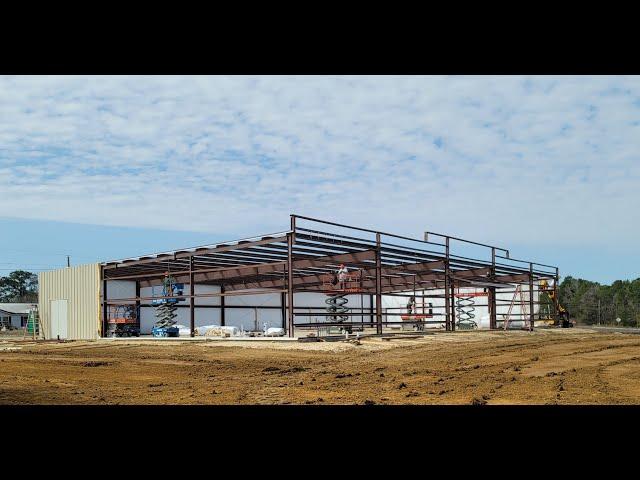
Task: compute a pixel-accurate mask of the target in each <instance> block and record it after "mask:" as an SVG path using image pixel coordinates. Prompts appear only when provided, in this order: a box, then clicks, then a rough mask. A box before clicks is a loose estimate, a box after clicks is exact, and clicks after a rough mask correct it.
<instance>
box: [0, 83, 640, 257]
mask: <svg viewBox="0 0 640 480" xmlns="http://www.w3.org/2000/svg"><path fill="white" fill-rule="evenodd" d="M639 147H640V78H638V77H393V76H385V77H306V76H303V77H278V76H265V77H3V78H0V192H1V193H2V202H0V216H12V217H21V218H30V219H47V220H61V221H72V222H81V223H91V224H103V225H118V226H142V227H155V228H165V229H166V228H169V229H179V230H192V231H203V232H218V231H225V232H237V233H238V234H239V235H253V234H257V233H261V232H266V231H272V230H278V229H282V228H284V227H286V225H287V215H288V214H289V213H291V212H297V213H302V214H308V215H312V216H319V217H321V218H330V219H334V220H338V221H343V222H346V223H355V224H360V225H365V226H366V225H369V226H376V227H380V228H383V229H384V230H387V231H392V230H395V231H398V232H399V233H405V234H410V235H414V236H419V235H420V232H422V231H424V230H425V229H431V230H436V231H438V230H440V231H446V232H450V233H452V234H457V235H464V236H468V237H471V238H476V239H479V240H485V241H493V242H498V243H501V244H507V245H508V244H510V243H512V242H520V243H532V242H534V241H535V243H548V244H549V245H551V244H565V245H571V244H576V243H580V244H588V245H598V244H605V243H606V244H611V243H613V242H620V243H621V244H622V245H627V246H629V245H631V244H632V243H635V239H636V238H638V236H639V234H640V227H639V226H638V222H635V221H634V213H633V212H635V211H636V210H637V207H638V206H639V203H640V202H639V198H640V194H639V193H638V184H639V183H638V181H639V180H640V161H639V160H640V153H639V152H640V150H639Z"/></svg>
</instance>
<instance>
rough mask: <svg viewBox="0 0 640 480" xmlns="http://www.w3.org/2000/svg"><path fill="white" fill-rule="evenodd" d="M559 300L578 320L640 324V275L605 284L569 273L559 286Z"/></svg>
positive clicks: (589, 322) (633, 325) (604, 323)
mask: <svg viewBox="0 0 640 480" xmlns="http://www.w3.org/2000/svg"><path fill="white" fill-rule="evenodd" d="M558 299H559V300H560V304H561V305H562V306H564V307H565V308H566V309H567V310H568V311H569V315H570V317H571V318H572V319H575V320H576V322H577V323H582V324H587V325H596V324H601V325H620V326H626V327H639V326H640V278H636V279H635V280H616V281H615V282H613V283H612V284H611V285H601V284H599V283H598V282H591V281H589V280H583V279H581V278H573V277H571V276H568V277H565V278H564V280H563V281H562V282H561V283H560V285H559V286H558ZM618 318H619V319H620V322H617V321H616V319H618Z"/></svg>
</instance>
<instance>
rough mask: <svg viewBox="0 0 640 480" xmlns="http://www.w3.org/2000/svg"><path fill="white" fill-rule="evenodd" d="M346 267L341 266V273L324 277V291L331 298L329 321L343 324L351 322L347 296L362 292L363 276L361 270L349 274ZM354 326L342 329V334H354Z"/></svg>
mask: <svg viewBox="0 0 640 480" xmlns="http://www.w3.org/2000/svg"><path fill="white" fill-rule="evenodd" d="M343 268H344V265H341V266H340V270H339V271H338V272H339V273H336V274H330V275H324V276H323V284H322V289H323V290H324V292H325V294H326V295H327V296H328V297H329V298H327V299H326V300H325V303H326V304H327V313H329V314H331V315H329V316H328V317H327V319H328V321H330V322H335V323H342V322H346V321H348V320H349V315H348V314H347V313H348V312H349V309H348V308H347V307H346V306H345V305H346V304H347V303H348V302H349V299H348V298H346V297H347V295H349V294H353V293H360V292H362V275H361V272H360V271H359V270H356V271H355V272H350V273H349V272H347V271H346V269H344V270H343ZM352 332H353V327H352V326H344V327H340V333H352Z"/></svg>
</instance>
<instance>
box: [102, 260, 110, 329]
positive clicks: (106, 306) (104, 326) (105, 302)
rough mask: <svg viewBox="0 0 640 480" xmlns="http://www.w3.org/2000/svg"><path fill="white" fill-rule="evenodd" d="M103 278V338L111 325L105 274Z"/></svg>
mask: <svg viewBox="0 0 640 480" xmlns="http://www.w3.org/2000/svg"><path fill="white" fill-rule="evenodd" d="M101 270H102V269H101ZM102 278H103V280H102V332H101V333H102V337H106V336H107V330H108V328H109V324H108V323H107V313H108V310H107V309H108V304H107V280H105V279H104V273H103V275H102Z"/></svg>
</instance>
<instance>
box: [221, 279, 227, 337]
mask: <svg viewBox="0 0 640 480" xmlns="http://www.w3.org/2000/svg"><path fill="white" fill-rule="evenodd" d="M224 292H225V290H224V284H222V285H220V293H224ZM224 299H225V296H224V295H221V296H220V326H222V327H224V326H225V325H226V323H225V322H226V319H225V300H224Z"/></svg>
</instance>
